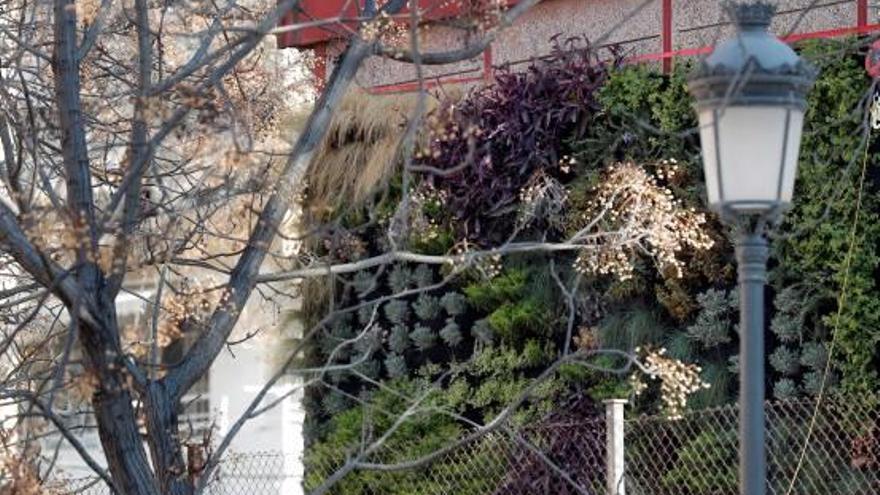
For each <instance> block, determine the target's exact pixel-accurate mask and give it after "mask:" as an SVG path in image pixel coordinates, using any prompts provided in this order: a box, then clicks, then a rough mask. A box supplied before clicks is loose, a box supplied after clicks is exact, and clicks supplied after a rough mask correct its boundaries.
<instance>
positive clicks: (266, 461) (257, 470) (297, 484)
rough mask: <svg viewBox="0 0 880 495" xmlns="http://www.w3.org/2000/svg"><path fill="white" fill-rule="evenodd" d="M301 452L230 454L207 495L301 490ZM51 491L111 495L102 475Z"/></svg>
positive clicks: (64, 483)
mask: <svg viewBox="0 0 880 495" xmlns="http://www.w3.org/2000/svg"><path fill="white" fill-rule="evenodd" d="M301 462H302V460H301V459H300V456H298V455H291V454H284V453H281V452H260V453H247V454H231V455H228V456H226V457H225V458H224V459H223V460H222V461H221V463H220V466H219V467H218V468H217V471H216V473H215V474H214V476H213V477H212V479H211V481H210V483H208V484H207V486H206V488H205V490H204V492H203V493H204V494H205V495H293V494H296V493H301V491H302V488H301V485H302V478H301V477H300V476H296V475H294V474H293V472H295V470H294V469H293V468H294V467H295V466H297V465H299V464H300V463H301ZM49 493H52V494H55V493H58V494H64V495H112V492H111V490H110V488H109V487H108V486H107V485H106V484H105V483H104V482H103V481H102V480H101V479H99V478H80V479H68V480H63V481H61V482H55V483H53V484H52V486H50V490H49Z"/></svg>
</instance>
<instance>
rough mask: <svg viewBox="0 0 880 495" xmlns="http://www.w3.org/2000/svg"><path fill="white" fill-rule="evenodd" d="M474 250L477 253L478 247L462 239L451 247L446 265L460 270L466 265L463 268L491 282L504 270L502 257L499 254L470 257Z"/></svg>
mask: <svg viewBox="0 0 880 495" xmlns="http://www.w3.org/2000/svg"><path fill="white" fill-rule="evenodd" d="M474 250H477V251H478V250H479V246H477V245H476V244H474V243H473V242H471V241H469V240H467V239H464V240H462V241H461V242H459V243H457V244H456V245H455V246H453V247H452V250H451V253H450V254H451V255H452V258H451V259H450V260H449V261H447V263H448V264H449V265H451V266H453V267H456V268H461V267H463V266H464V265H467V266H464V267H465V268H468V269H472V270H474V272H475V273H476V274H478V275H479V276H481V277H483V278H484V279H486V280H491V279H493V278H495V277H497V276H498V275H501V271H502V270H503V269H504V264H503V263H502V256H501V255H500V254H492V255H489V256H480V257H474V256H472V255H471V251H474ZM456 265H458V266H456Z"/></svg>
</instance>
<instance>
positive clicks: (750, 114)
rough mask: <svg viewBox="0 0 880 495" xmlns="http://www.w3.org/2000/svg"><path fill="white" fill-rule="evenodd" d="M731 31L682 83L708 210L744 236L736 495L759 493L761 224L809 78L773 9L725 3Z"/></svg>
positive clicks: (793, 168)
mask: <svg viewBox="0 0 880 495" xmlns="http://www.w3.org/2000/svg"><path fill="white" fill-rule="evenodd" d="M724 5H725V8H726V9H727V11H728V14H729V15H730V19H731V21H732V22H733V24H734V25H735V26H736V31H735V32H734V33H733V35H732V36H731V37H729V38H727V39H726V40H724V41H722V42H720V43H719V44H717V45H716V46H715V48H714V49H713V50H712V53H711V54H710V55H708V56H707V57H706V58H704V59H703V60H702V61H701V62H700V64H699V65H698V66H697V68H696V70H695V71H694V73H693V74H692V76H691V78H690V82H689V84H688V88H689V90H690V92H691V94H692V95H693V96H694V100H695V105H694V107H695V109H696V111H697V118H698V120H699V123H700V143H701V147H702V151H703V171H704V177H705V179H706V193H707V198H708V202H709V206H710V207H711V208H712V209H713V210H715V211H717V212H718V213H720V214H721V218H722V220H725V221H729V222H731V223H733V224H736V225H738V226H740V227H741V228H742V230H741V231H740V234H739V236H738V237H737V240H736V260H737V265H738V272H739V294H740V309H739V310H740V327H739V340H740V353H739V373H740V378H739V379H740V386H739V442H740V448H739V479H740V486H739V493H740V495H765V494H766V493H767V485H768V483H767V454H766V451H765V430H764V426H765V422H764V392H765V391H764V330H765V329H764V289H765V286H766V284H767V258H768V257H769V247H768V242H767V238H766V237H765V236H764V227H765V226H766V225H767V223H768V222H774V221H776V220H778V219H779V218H780V217H781V215H782V213H783V212H784V211H785V210H786V209H787V208H788V207H790V206H791V202H792V195H793V194H794V183H795V176H796V173H797V164H798V153H799V149H800V141H801V136H802V132H803V123H804V117H805V111H806V106H807V105H806V104H807V92H808V91H809V89H810V87H811V86H812V83H813V80H814V79H815V75H816V71H815V69H814V68H813V67H812V66H811V65H810V64H809V62H806V61H804V60H802V59H801V58H800V57H799V56H798V54H797V53H796V52H795V51H794V50H792V48H791V47H790V46H788V45H786V44H785V43H784V42H782V41H781V40H780V39H778V38H777V37H775V36H773V35H772V34H771V33H770V31H769V28H770V23H771V21H772V19H773V14H774V13H775V6H774V5H773V4H770V3H768V2H766V1H764V0H752V1H750V2H748V3H736V2H729V1H728V2H724Z"/></svg>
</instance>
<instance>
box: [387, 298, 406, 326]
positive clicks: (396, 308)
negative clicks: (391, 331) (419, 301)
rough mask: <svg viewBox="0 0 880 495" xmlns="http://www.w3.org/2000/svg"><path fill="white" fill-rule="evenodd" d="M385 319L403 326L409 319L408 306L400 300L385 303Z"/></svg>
mask: <svg viewBox="0 0 880 495" xmlns="http://www.w3.org/2000/svg"><path fill="white" fill-rule="evenodd" d="M384 310H385V318H388V321H390V322H391V323H396V324H398V325H403V324H405V323H406V320H408V319H409V304H408V303H407V302H406V301H404V300H402V299H394V300H392V301H388V302H387V303H385V308H384Z"/></svg>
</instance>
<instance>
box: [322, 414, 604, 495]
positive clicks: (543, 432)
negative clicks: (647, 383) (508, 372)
mask: <svg viewBox="0 0 880 495" xmlns="http://www.w3.org/2000/svg"><path fill="white" fill-rule="evenodd" d="M413 452H422V453H428V452H425V446H424V445H418V444H409V445H402V444H400V443H396V444H395V445H393V446H390V447H389V448H388V449H385V450H384V451H382V452H380V453H379V454H378V455H375V456H372V457H370V458H367V459H365V460H364V461H368V462H377V463H383V464H395V463H398V462H405V461H409V460H411V457H412V453H413ZM350 454H355V452H351V453H350ZM345 457H347V456H339V458H338V461H336V462H322V463H317V464H309V463H307V464H306V479H305V488H306V492H308V491H310V490H313V489H315V488H317V487H319V486H320V485H321V484H322V483H323V482H324V480H326V479H327V478H328V477H329V476H330V475H332V474H333V473H335V472H336V471H337V470H339V469H340V468H341V467H342V465H343V463H344V462H345V460H344V459H345ZM604 466H605V419H604V418H595V419H590V420H587V421H578V422H559V423H551V424H542V425H539V426H532V427H527V428H523V429H520V430H518V431H516V432H514V431H510V430H501V431H496V432H492V433H489V434H487V435H486V436H484V437H482V438H480V439H479V440H477V441H475V442H473V443H471V444H468V445H466V446H463V447H461V448H457V449H454V450H451V451H449V452H447V453H444V454H443V455H442V456H440V457H439V458H438V459H436V460H434V461H433V462H431V463H430V464H426V465H425V466H423V467H419V468H416V469H409V470H403V471H357V472H355V473H353V474H352V475H349V476H347V477H344V478H343V479H342V480H340V482H339V484H338V485H337V486H335V487H334V488H333V489H332V490H331V492H330V493H334V494H346V495H349V494H361V495H373V494H375V495H380V494H382V495H387V494H418V495H470V494H480V495H526V494H528V495H532V494H535V493H547V494H551V493H552V494H558V495H566V494H569V493H571V494H575V493H602V487H603V486H604V483H605V468H604ZM574 487H582V489H583V490H585V492H584V491H578V490H576V489H575V488H574Z"/></svg>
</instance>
